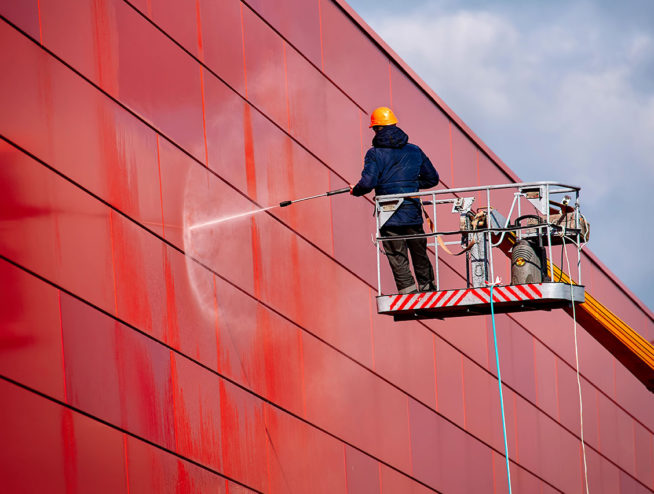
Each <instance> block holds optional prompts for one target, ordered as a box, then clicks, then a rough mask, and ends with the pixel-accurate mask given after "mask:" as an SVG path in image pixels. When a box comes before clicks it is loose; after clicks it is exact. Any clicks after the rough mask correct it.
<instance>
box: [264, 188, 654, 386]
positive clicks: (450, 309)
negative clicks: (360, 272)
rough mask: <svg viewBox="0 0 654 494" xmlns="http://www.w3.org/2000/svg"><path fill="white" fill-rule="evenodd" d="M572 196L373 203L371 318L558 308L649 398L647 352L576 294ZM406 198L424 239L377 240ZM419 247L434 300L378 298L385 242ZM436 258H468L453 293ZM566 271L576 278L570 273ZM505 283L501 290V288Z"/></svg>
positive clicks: (452, 194)
mask: <svg viewBox="0 0 654 494" xmlns="http://www.w3.org/2000/svg"><path fill="white" fill-rule="evenodd" d="M349 191H350V187H344V188H341V189H337V190H331V191H329V192H325V193H322V194H318V195H315V196H310V197H304V198H301V199H295V200H290V201H283V202H282V203H280V204H279V207H286V206H289V205H291V204H294V203H296V202H301V201H306V200H310V199H315V198H318V197H325V196H331V195H335V194H344V193H347V192H349ZM579 192H580V188H579V187H575V186H570V185H563V184H558V183H554V182H533V183H511V184H506V185H490V186H480V187H464V188H458V189H444V190H434V191H424V192H412V193H407V194H393V195H384V196H377V197H375V199H374V204H375V219H376V226H377V228H376V235H375V239H374V241H375V245H376V247H377V249H376V250H377V312H378V313H379V314H387V315H390V316H393V318H394V319H395V320H396V321H405V320H414V319H434V318H435V319H444V318H447V317H456V316H472V315H480V314H489V313H491V312H495V313H507V312H522V311H528V310H551V309H556V308H562V309H563V310H565V311H566V312H568V313H569V314H570V315H571V316H573V318H574V319H575V320H578V321H579V323H580V324H581V325H582V326H583V327H584V329H586V331H588V333H589V334H590V335H591V336H593V338H595V339H596V340H597V341H598V342H599V343H600V344H601V345H602V346H604V348H606V349H607V350H608V351H609V352H611V354H613V355H614V356H615V357H616V358H617V359H618V360H619V361H620V362H621V363H622V364H623V365H624V366H625V367H627V369H629V370H630V371H631V372H632V373H633V374H634V375H635V376H636V377H637V378H638V379H639V380H640V381H641V382H642V383H643V384H644V385H645V386H646V387H647V388H648V389H649V390H650V391H653V392H654V345H652V343H650V342H649V341H647V340H646V339H645V338H643V336H642V335H641V334H639V332H638V329H637V328H631V327H630V326H629V325H628V324H626V323H625V322H624V321H623V320H622V319H620V317H618V316H617V315H616V314H614V313H613V312H611V311H610V310H609V309H608V308H607V307H606V306H604V305H603V304H602V303H600V302H599V301H598V300H597V299H596V298H595V297H593V296H592V295H591V294H589V293H587V292H586V290H585V288H584V286H583V285H582V279H581V260H582V256H581V249H582V248H583V246H584V245H585V243H586V242H587V241H588V238H589V234H590V226H589V224H588V222H587V221H586V219H585V218H584V216H583V214H582V213H581V210H580V206H579ZM406 198H419V199H420V200H421V201H422V205H423V210H424V212H425V216H426V217H427V219H428V223H429V224H430V225H431V231H429V232H428V233H424V234H420V235H410V236H406V237H400V236H393V237H382V236H381V234H380V229H381V227H382V226H383V225H384V223H385V222H386V221H388V219H389V218H390V217H391V216H392V215H393V213H394V212H395V211H396V210H397V209H398V208H399V207H400V205H401V204H402V203H403V202H404V200H405V199H406ZM271 207H278V206H271ZM267 209H270V208H264V209H262V210H261V211H264V210H267ZM505 212H506V216H505V215H504V213H505ZM439 225H444V227H443V228H439ZM417 237H424V238H426V239H427V241H428V246H429V247H431V248H432V253H433V256H434V267H435V284H436V290H433V291H428V292H420V293H410V294H397V293H382V277H381V269H382V268H381V256H382V255H383V249H382V244H383V242H384V241H386V240H388V239H390V238H392V239H393V240H399V239H401V238H407V239H408V238H417ZM452 238H454V240H451V239H452ZM455 245H459V246H460V250H459V251H458V252H452V250H451V249H450V247H452V248H453V246H455ZM440 251H443V252H444V253H446V254H447V255H448V256H453V259H455V258H457V257H459V256H463V255H465V257H464V259H465V277H463V276H461V277H460V278H459V280H458V281H457V283H456V284H452V283H450V284H451V285H454V286H442V284H441V276H440V274H441V272H442V269H441V254H440ZM496 253H501V254H502V256H506V257H508V258H509V259H510V268H507V266H506V262H505V263H504V269H503V270H501V269H499V268H501V266H499V259H500V258H505V257H502V256H496V255H495V254H496ZM555 260H558V261H559V262H558V264H559V265H557V263H555V262H554V261H555ZM564 261H565V266H566V268H567V272H565V271H564V269H563V266H564ZM496 263H497V264H498V266H496ZM570 266H572V268H576V269H575V272H574V273H571V272H570V271H571V268H570ZM458 271H461V270H460V269H459V270H458ZM500 271H501V272H500ZM452 272H455V271H454V270H452ZM455 273H456V272H455ZM498 275H499V276H498ZM455 276H459V275H458V274H455ZM502 276H503V277H504V279H506V280H508V282H506V283H502V280H501V277H502ZM491 295H492V303H491ZM573 304H574V305H573ZM575 309H576V311H575Z"/></svg>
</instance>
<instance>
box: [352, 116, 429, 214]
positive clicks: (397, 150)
mask: <svg viewBox="0 0 654 494" xmlns="http://www.w3.org/2000/svg"><path fill="white" fill-rule="evenodd" d="M372 145H373V147H371V148H370V149H369V150H368V152H367V153H366V158H365V161H364V165H363V172H361V180H359V183H357V184H356V185H355V186H354V188H353V189H352V195H355V196H362V195H364V194H367V193H368V192H370V191H371V190H372V189H375V194H377V195H378V196H380V195H384V194H401V193H404V192H417V191H418V189H429V188H431V187H435V186H436V185H438V172H437V171H436V169H435V168H434V165H432V164H431V161H429V158H427V156H426V155H425V153H423V152H422V150H421V149H420V148H419V147H418V146H416V145H415V144H409V136H408V135H406V134H405V133H404V132H403V131H402V130H401V129H400V128H399V127H396V126H395V125H388V126H385V127H383V128H382V129H381V130H380V131H379V132H377V134H376V135H375V137H374V139H373V140H372ZM422 221H423V219H422V207H421V205H420V201H419V200H418V199H409V198H405V199H404V203H403V204H402V206H400V208H399V209H398V210H397V211H395V213H394V214H393V216H391V218H390V219H389V220H388V221H387V222H386V225H387V226H399V225H422Z"/></svg>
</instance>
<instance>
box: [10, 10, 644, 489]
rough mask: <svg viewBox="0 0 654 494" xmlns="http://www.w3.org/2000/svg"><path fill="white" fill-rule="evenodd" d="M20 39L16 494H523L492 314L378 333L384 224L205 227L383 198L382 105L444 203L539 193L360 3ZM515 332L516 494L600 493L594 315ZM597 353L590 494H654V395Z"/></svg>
mask: <svg viewBox="0 0 654 494" xmlns="http://www.w3.org/2000/svg"><path fill="white" fill-rule="evenodd" d="M0 16H2V19H1V20H0V47H1V49H0V57H1V61H0V67H2V71H1V73H0V102H1V104H2V111H1V112H0V133H1V135H2V139H1V140H0V190H1V194H0V280H1V282H0V291H1V295H0V397H1V398H0V403H1V404H0V440H1V442H2V447H1V448H0V451H1V452H0V478H2V482H3V490H4V489H6V492H12V493H19V492H26V493H33V492H49V493H60V492H61V493H63V492H67V493H71V492H79V493H87V492H93V493H100V492H108V493H139V492H225V493H227V492H229V493H235V492H271V493H276V492H290V493H322V492H324V493H330V494H334V493H351V494H352V493H385V494H386V493H428V492H443V493H472V492H474V493H482V492H483V493H487V492H497V493H500V492H508V489H507V487H508V486H507V476H506V470H505V465H504V461H505V460H504V443H503V433H502V423H501V416H500V403H499V397H498V390H497V378H496V371H495V357H494V349H493V337H492V333H491V324H490V318H489V317H487V316H475V317H467V318H457V319H451V320H444V321H440V320H433V321H423V322H402V323H394V322H393V320H392V318H388V317H383V316H379V315H377V314H376V311H375V308H374V304H375V295H376V282H377V281H376V280H377V276H376V267H375V250H374V247H373V246H372V244H371V241H370V234H371V233H372V232H373V230H374V223H373V218H372V216H371V211H372V206H371V203H370V201H367V200H364V199H357V198H353V197H349V196H334V197H331V198H325V199H320V200H315V201H308V202H305V203H301V204H297V205H294V206H293V207H290V208H284V209H272V210H270V211H266V212H262V213H260V214H252V215H247V216H243V217H240V218H236V219H232V220H230V221H224V222H220V223H215V224H213V225H211V226H210V227H207V228H196V229H193V228H191V227H192V226H194V225H198V224H201V223H204V222H210V221H214V220H217V219H226V218H230V217H232V216H234V215H239V214H242V213H244V212H246V213H247V212H253V211H255V210H257V209H259V208H263V207H266V206H269V205H274V204H277V203H279V202H280V201H283V200H287V199H293V198H297V197H303V196H309V195H313V194H317V193H321V192H324V191H327V190H330V189H336V188H340V187H343V186H345V185H347V184H348V183H354V182H356V180H357V179H358V176H359V174H360V170H361V166H362V159H363V155H364V153H365V151H366V150H367V148H368V147H369V145H370V140H371V137H372V135H371V131H370V130H369V129H368V115H369V113H370V111H371V110H372V109H373V108H375V107H376V106H382V105H384V106H386V105H388V106H391V107H392V108H393V109H394V111H395V112H396V114H397V115H398V117H399V118H400V125H401V126H402V128H403V129H404V130H405V131H406V132H407V133H408V134H409V136H410V139H411V141H412V142H415V143H416V144H419V145H420V146H421V147H422V148H423V149H424V150H425V152H426V153H427V154H428V156H430V158H431V159H432V161H433V162H434V164H435V165H436V168H437V169H438V171H439V173H440V175H441V182H442V185H440V186H439V187H450V188H451V187H462V186H473V185H481V184H500V183H507V182H512V181H519V179H518V177H517V176H516V175H515V173H514V172H512V171H511V170H510V169H509V168H508V167H507V166H506V165H505V164H503V163H502V162H501V160H500V159H499V158H498V157H497V156H495V155H494V154H493V152H492V151H491V150H490V149H488V148H487V147H486V146H485V145H484V144H483V143H482V142H481V141H480V139H479V138H478V137H477V136H475V134H474V133H473V132H472V131H471V130H470V129H468V128H467V126H466V125H465V124H464V123H463V122H462V121H461V120H460V119H459V118H458V117H457V116H456V115H455V114H454V113H453V112H452V111H451V110H450V109H449V108H448V107H447V106H446V105H445V103H444V102H442V101H441V100H440V99H439V98H438V96H437V95H436V94H435V93H433V91H431V90H430V89H429V88H428V87H427V86H426V85H425V84H424V83H423V82H422V81H421V80H420V79H419V78H418V77H417V76H416V75H415V74H414V73H413V72H412V71H411V70H410V68H408V67H407V66H406V65H405V64H404V63H403V62H402V61H401V60H400V59H399V58H398V57H397V56H396V55H395V54H394V53H393V52H392V50H390V48H388V47H387V46H386V45H385V44H384V43H383V41H382V40H380V39H379V38H378V37H377V36H376V35H375V34H374V33H373V32H372V31H371V30H370V29H369V28H368V27H367V26H366V24H365V23H364V22H363V21H362V20H361V19H360V18H358V16H357V15H356V14H355V13H354V12H353V11H352V10H351V9H350V8H349V7H348V6H347V5H346V4H345V3H344V2H343V1H342V0H276V1H273V0H247V1H241V0H219V1H218V0H184V1H173V0H25V1H21V2H16V1H11V0H0ZM581 185H583V184H581ZM584 256H585V258H584V267H583V269H584V273H583V277H584V283H585V285H586V287H587V290H588V291H589V292H590V293H592V294H593V296H594V297H596V298H598V299H599V300H600V301H601V302H602V303H603V304H605V305H606V306H607V307H609V308H610V309H611V310H613V311H614V312H615V313H616V314H619V315H620V317H621V318H622V319H623V320H624V321H626V322H627V323H628V324H630V325H631V326H632V327H633V328H636V329H638V330H639V331H640V332H641V334H642V335H643V336H644V337H645V338H646V339H647V340H649V341H651V340H652V339H654V324H653V318H652V313H651V312H650V311H649V310H648V309H647V308H646V307H645V306H644V305H643V304H642V303H641V302H639V301H638V300H637V299H636V298H635V297H634V296H633V295H632V294H631V293H630V292H629V291H628V289H626V288H625V287H624V286H623V285H622V284H621V283H620V282H619V280H617V279H616V278H615V277H614V276H613V275H612V274H611V273H610V271H608V269H607V268H606V267H604V266H603V265H602V264H601V262H600V261H599V260H597V259H596V258H595V257H594V256H593V255H592V254H591V253H586V254H584ZM444 262H445V265H444V266H442V268H443V269H442V271H441V277H442V279H443V280H445V283H447V282H448V281H449V282H452V283H456V282H457V280H461V279H462V278H461V277H462V275H463V273H464V267H463V263H462V261H461V260H459V259H458V258H457V260H454V261H452V260H450V259H445V260H444ZM506 266H507V267H508V261H507V264H506ZM387 275H388V273H386V274H385V276H386V278H385V281H384V282H385V283H388V276H387ZM497 330H498V340H499V349H500V356H501V357H500V361H501V366H502V377H503V381H504V384H505V387H504V404H505V413H506V421H507V430H508V449H509V453H510V458H511V481H512V487H513V491H514V492H519V493H551V492H565V493H577V492H579V493H580V492H584V491H585V487H584V463H583V455H582V444H581V429H580V409H579V398H578V388H577V374H576V365H575V347H574V337H573V329H572V320H571V318H570V317H569V316H568V315H567V314H566V313H565V312H564V311H561V310H558V311H552V312H532V313H519V314H509V315H501V316H498V317H497ZM578 338H579V358H580V365H579V370H580V382H581V394H582V398H583V424H584V429H583V431H584V439H585V445H586V459H587V471H588V473H587V476H588V480H589V486H590V492H592V493H606V494H609V493H611V494H613V493H621V494H632V493H648V492H654V439H653V437H654V435H653V432H654V396H653V395H652V394H651V393H649V392H648V391H647V390H646V389H645V387H644V386H643V385H642V384H641V383H640V382H639V381H638V380H636V379H635V378H634V377H633V376H632V375H631V374H630V373H629V372H628V371H627V370H626V369H625V368H624V367H623V366H622V365H621V364H620V363H618V362H617V361H616V360H615V358H614V357H613V356H612V355H610V354H609V353H608V352H607V351H606V350H605V349H604V348H603V347H602V346H601V345H599V343H597V342H596V341H595V340H594V339H592V338H591V337H590V336H589V335H588V334H586V333H585V332H584V331H583V329H582V328H579V331H578Z"/></svg>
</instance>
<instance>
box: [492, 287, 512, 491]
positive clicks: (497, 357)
mask: <svg viewBox="0 0 654 494" xmlns="http://www.w3.org/2000/svg"><path fill="white" fill-rule="evenodd" d="M494 286H495V283H491V285H490V308H491V321H492V322H493V342H494V343H495V363H496V364H497V383H498V385H499V388H500V409H501V410H502V432H503V433H504V457H505V458H506V478H507V479H508V481H509V494H511V469H510V468H509V445H508V442H507V440H506V418H505V416H504V395H503V394H502V373H501V372H500V355H499V351H498V349H497V330H496V328H495V309H494V307H493V287H494Z"/></svg>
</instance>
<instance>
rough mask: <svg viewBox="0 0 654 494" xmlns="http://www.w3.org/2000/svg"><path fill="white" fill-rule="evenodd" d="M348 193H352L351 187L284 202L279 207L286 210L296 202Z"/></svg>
mask: <svg viewBox="0 0 654 494" xmlns="http://www.w3.org/2000/svg"><path fill="white" fill-rule="evenodd" d="M346 192H350V187H343V188H342V189H336V190H330V191H329V192H325V193H323V194H318V195H317V196H311V197H303V198H302V199H295V200H293V201H282V202H280V203H279V206H280V207H282V208H285V207H286V206H290V205H291V204H293V203H294V202H302V201H308V200H309V199H316V198H318V197H325V196H334V195H336V194H345V193H346Z"/></svg>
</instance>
